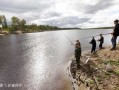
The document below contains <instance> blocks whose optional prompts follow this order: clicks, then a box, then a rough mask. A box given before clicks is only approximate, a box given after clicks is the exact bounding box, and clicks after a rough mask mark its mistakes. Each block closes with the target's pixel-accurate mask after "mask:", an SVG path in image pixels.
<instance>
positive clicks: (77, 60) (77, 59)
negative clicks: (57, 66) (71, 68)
mask: <svg viewBox="0 0 119 90" xmlns="http://www.w3.org/2000/svg"><path fill="white" fill-rule="evenodd" d="M76 63H77V67H79V66H80V57H79V56H78V57H76Z"/></svg>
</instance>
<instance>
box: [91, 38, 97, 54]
mask: <svg viewBox="0 0 119 90" xmlns="http://www.w3.org/2000/svg"><path fill="white" fill-rule="evenodd" d="M90 44H92V49H91V53H95V50H96V40H95V38H94V37H93V38H92V40H91V42H90Z"/></svg>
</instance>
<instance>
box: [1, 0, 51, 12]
mask: <svg viewBox="0 0 119 90" xmlns="http://www.w3.org/2000/svg"><path fill="white" fill-rule="evenodd" d="M50 6H51V3H50V2H49V3H46V4H43V3H42V2H39V1H33V0H29V1H27V0H26V1H24V2H19V1H18V2H17V1H15V0H4V1H3V0H2V1H0V11H7V12H16V13H23V12H29V11H32V12H34V11H35V12H41V11H42V10H44V9H46V8H49V7H50Z"/></svg>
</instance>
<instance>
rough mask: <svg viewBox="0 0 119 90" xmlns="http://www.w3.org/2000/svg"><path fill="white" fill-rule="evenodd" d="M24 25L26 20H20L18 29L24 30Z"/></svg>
mask: <svg viewBox="0 0 119 90" xmlns="http://www.w3.org/2000/svg"><path fill="white" fill-rule="evenodd" d="M25 24H26V20H25V19H22V20H20V21H19V27H20V29H22V30H24V29H25Z"/></svg>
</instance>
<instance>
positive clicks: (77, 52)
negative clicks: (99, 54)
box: [75, 42, 81, 68]
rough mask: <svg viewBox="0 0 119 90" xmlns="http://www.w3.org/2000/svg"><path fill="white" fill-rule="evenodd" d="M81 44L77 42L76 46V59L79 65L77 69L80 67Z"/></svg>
mask: <svg viewBox="0 0 119 90" xmlns="http://www.w3.org/2000/svg"><path fill="white" fill-rule="evenodd" d="M79 43H80V42H76V44H75V45H76V46H75V58H76V63H77V68H79V67H80V57H81V45H80V44H79Z"/></svg>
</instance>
